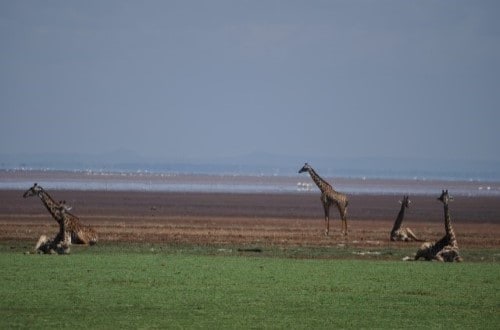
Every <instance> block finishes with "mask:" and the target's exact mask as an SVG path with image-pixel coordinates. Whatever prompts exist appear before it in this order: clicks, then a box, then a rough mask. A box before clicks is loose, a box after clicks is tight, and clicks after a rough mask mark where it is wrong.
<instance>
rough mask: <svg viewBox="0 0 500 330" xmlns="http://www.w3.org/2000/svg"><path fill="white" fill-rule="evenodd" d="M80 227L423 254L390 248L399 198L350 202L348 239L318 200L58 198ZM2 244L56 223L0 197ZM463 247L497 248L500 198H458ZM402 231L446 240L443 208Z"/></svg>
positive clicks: (124, 234) (418, 211) (26, 202)
mask: <svg viewBox="0 0 500 330" xmlns="http://www.w3.org/2000/svg"><path fill="white" fill-rule="evenodd" d="M51 194H52V196H53V197H54V199H56V200H59V199H64V200H66V201H67V202H68V203H69V204H71V205H72V206H73V210H72V212H73V213H74V214H75V215H77V216H79V218H80V220H81V222H82V223H83V224H87V225H92V226H93V227H94V228H95V229H96V230H97V231H98V233H99V240H100V242H151V243H159V244H162V243H164V244H193V245H231V246H256V245H258V246H308V247H327V246H336V245H338V244H348V245H349V246H359V247H389V246H390V247H391V248H407V247H408V246H415V248H416V247H418V246H419V245H420V244H421V243H419V242H411V243H403V242H390V241H389V232H390V230H391V228H392V225H393V223H394V220H395V218H396V215H397V213H398V211H399V204H398V200H399V197H398V196H372V195H359V196H351V197H350V204H349V210H348V212H349V213H348V218H349V220H348V227H349V235H348V236H347V237H343V236H341V234H340V228H341V223H340V221H339V218H338V212H337V211H336V210H335V209H334V208H332V210H331V220H330V235H329V236H325V235H324V234H323V233H324V220H323V211H322V206H321V204H320V201H319V196H316V195H315V194H267V195H266V194H262V195H260V194H209V193H159V192H158V193H150V192H147V193H146V192H144V193H142V192H104V191H97V192H89V191H54V192H51ZM0 199H1V200H2V203H1V204H0V242H1V241H25V242H32V243H33V244H35V243H36V241H37V240H38V238H39V236H40V235H42V234H46V235H49V236H52V235H54V236H55V234H56V233H57V230H58V227H57V224H56V222H55V221H54V220H53V219H52V218H51V216H50V214H49V213H48V212H47V210H46V209H45V207H44V206H43V205H42V203H41V201H40V200H39V199H38V198H37V197H32V198H28V199H24V198H22V191H0ZM450 209H451V213H452V220H453V225H454V229H455V232H456V234H457V236H458V242H459V245H460V247H461V248H462V249H464V248H498V247H500V238H499V234H500V199H499V198H488V197H474V198H472V197H470V198H468V197H462V198H457V197H456V198H455V202H454V203H453V204H451V206H450ZM403 226H408V227H410V228H412V230H413V231H414V232H415V233H416V234H417V236H419V237H421V238H422V239H425V240H429V241H434V240H437V239H439V238H441V237H442V236H443V235H444V225H443V207H442V204H441V203H439V202H437V201H436V199H435V198H431V197H425V196H417V197H414V198H412V207H411V208H410V209H409V210H407V213H406V217H405V220H404V222H403Z"/></svg>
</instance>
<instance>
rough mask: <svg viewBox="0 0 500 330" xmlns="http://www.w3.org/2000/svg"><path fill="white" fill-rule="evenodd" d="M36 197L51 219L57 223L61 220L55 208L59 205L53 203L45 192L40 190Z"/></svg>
mask: <svg viewBox="0 0 500 330" xmlns="http://www.w3.org/2000/svg"><path fill="white" fill-rule="evenodd" d="M38 197H40V199H41V200H42V203H43V205H45V207H46V208H47V210H48V211H49V213H50V214H51V215H52V217H53V218H54V219H55V220H56V221H57V222H59V219H60V218H61V216H60V214H59V212H58V210H57V208H58V207H59V203H57V202H56V201H54V200H53V199H52V197H50V195H49V194H48V193H47V192H46V191H45V190H42V191H40V192H39V193H38Z"/></svg>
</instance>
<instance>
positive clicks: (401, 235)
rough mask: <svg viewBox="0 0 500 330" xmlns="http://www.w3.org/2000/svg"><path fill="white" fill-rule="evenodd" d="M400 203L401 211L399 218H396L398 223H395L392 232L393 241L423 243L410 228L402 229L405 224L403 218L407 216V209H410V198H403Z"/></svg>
mask: <svg viewBox="0 0 500 330" xmlns="http://www.w3.org/2000/svg"><path fill="white" fill-rule="evenodd" d="M399 203H400V204H401V210H399V213H398V217H397V218H396V221H394V226H393V227H392V230H391V241H403V242H410V241H418V242H421V240H419V239H418V238H417V236H416V235H415V234H414V233H413V231H412V230H411V229H410V228H408V227H405V228H401V224H402V223H403V218H404V216H405V209H407V208H410V204H411V201H410V196H403V200H401V201H399Z"/></svg>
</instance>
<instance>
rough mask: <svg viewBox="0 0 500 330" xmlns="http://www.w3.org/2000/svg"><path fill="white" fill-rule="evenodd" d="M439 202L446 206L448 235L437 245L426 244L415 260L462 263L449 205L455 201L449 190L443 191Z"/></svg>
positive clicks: (445, 218)
mask: <svg viewBox="0 0 500 330" xmlns="http://www.w3.org/2000/svg"><path fill="white" fill-rule="evenodd" d="M438 200H439V201H440V202H442V203H443V206H444V229H445V231H446V234H445V235H444V236H443V238H441V239H440V240H439V241H437V242H435V243H430V242H426V243H424V244H422V246H421V247H420V248H419V249H418V251H417V254H416V255H415V260H418V259H420V258H424V259H425V260H438V261H447V262H453V261H457V262H460V261H462V260H463V259H462V257H461V256H460V253H459V249H458V243H457V238H456V236H455V231H454V230H453V227H452V226H451V216H450V211H449V208H448V203H449V202H451V201H453V197H451V196H449V195H448V190H443V191H442V193H441V196H439V198H438Z"/></svg>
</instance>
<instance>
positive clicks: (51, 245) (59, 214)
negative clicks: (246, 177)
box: [23, 183, 97, 253]
mask: <svg viewBox="0 0 500 330" xmlns="http://www.w3.org/2000/svg"><path fill="white" fill-rule="evenodd" d="M32 196H38V197H40V199H41V201H42V203H43V205H45V207H46V208H47V210H48V211H49V213H50V214H51V215H52V217H53V218H54V220H55V221H56V222H57V223H58V224H59V232H58V234H57V235H56V237H54V239H52V240H51V239H49V238H47V236H45V235H42V236H41V237H40V239H39V240H38V243H37V244H36V246H35V251H36V250H40V251H41V252H43V253H53V252H54V251H55V252H57V253H59V252H58V251H59V250H58V249H56V247H57V246H59V245H60V244H61V242H63V243H64V242H65V241H64V239H65V236H64V234H65V232H66V231H69V235H70V236H69V237H70V243H73V244H90V245H93V244H95V243H97V233H96V232H95V230H94V229H93V228H91V227H86V226H82V225H81V224H80V221H79V220H78V218H77V217H76V216H75V215H73V214H71V213H69V212H67V211H68V210H69V207H68V206H67V205H66V204H65V202H64V201H62V202H59V203H58V202H56V201H54V199H53V198H52V197H51V196H50V195H49V194H48V193H47V192H46V191H45V190H44V189H43V188H42V187H41V186H39V185H38V184H37V183H35V184H34V185H33V187H31V188H30V189H28V190H26V192H25V193H24V194H23V197H24V198H28V197H32Z"/></svg>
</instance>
